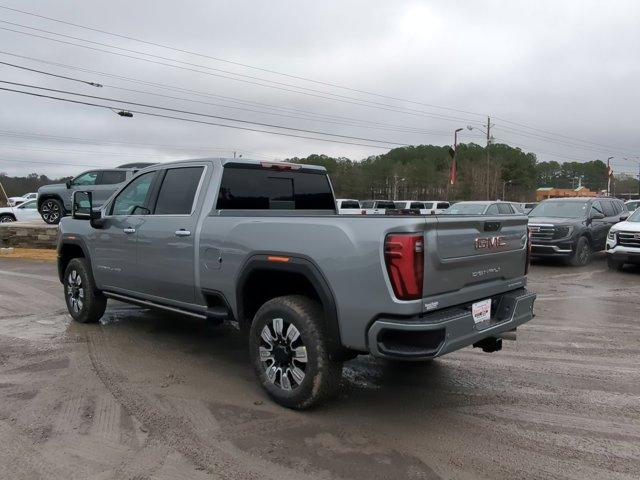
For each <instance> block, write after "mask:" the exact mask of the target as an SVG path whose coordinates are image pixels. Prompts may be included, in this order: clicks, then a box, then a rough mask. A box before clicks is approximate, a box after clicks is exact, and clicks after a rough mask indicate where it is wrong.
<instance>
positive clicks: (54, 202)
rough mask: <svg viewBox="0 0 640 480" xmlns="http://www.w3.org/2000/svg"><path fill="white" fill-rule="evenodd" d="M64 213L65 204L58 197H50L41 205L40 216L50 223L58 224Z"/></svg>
mask: <svg viewBox="0 0 640 480" xmlns="http://www.w3.org/2000/svg"><path fill="white" fill-rule="evenodd" d="M63 215H64V205H62V202H61V201H60V200H58V199H56V198H48V199H47V200H45V201H44V202H42V205H40V216H41V217H42V219H43V220H44V221H45V222H46V223H48V224H49V225H57V224H58V223H60V219H61V218H62V216H63Z"/></svg>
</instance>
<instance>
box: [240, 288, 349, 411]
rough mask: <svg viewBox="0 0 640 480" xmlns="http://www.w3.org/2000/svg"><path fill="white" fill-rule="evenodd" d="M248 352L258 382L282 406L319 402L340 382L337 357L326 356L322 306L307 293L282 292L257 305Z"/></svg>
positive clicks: (340, 363)
mask: <svg viewBox="0 0 640 480" xmlns="http://www.w3.org/2000/svg"><path fill="white" fill-rule="evenodd" d="M278 325H280V326H279V327H278ZM291 327H293V329H291ZM294 337H295V339H294V340H293V341H290V340H291V339H292V338H294ZM249 352H250V356H251V362H252V363H253V367H254V369H255V372H256V375H257V376H258V380H259V381H260V384H261V385H262V387H263V388H264V389H265V390H266V392H267V393H268V394H269V396H270V397H271V398H272V399H273V400H274V401H276V402H277V403H279V404H280V405H282V406H285V407H288V408H293V409H305V408H310V407H313V406H317V405H320V404H322V403H323V402H325V401H327V400H328V399H329V398H331V397H332V396H333V395H334V394H335V393H336V392H337V390H338V388H339V386H340V381H341V379H342V362H340V361H337V360H332V359H331V356H330V349H329V339H328V336H327V329H326V325H325V323H324V315H323V312H322V309H321V308H320V305H318V303H317V302H315V301H313V300H311V299H310V298H308V297H304V296H301V295H287V296H283V297H277V298H274V299H272V300H269V301H268V302H266V303H265V304H264V305H262V307H260V309H259V310H258V312H257V313H256V315H255V317H254V319H253V323H252V324H251V330H250V332H249ZM302 360H304V361H302Z"/></svg>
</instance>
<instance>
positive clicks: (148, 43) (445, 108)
mask: <svg viewBox="0 0 640 480" xmlns="http://www.w3.org/2000/svg"><path fill="white" fill-rule="evenodd" d="M0 8H2V9H5V10H10V11H13V12H17V13H22V14H24V15H31V16H33V17H38V18H42V19H45V20H49V21H52V22H57V23H61V24H64V25H70V26H73V27H77V28H81V29H84V30H88V31H92V32H96V33H102V34H105V35H110V36H113V37H117V38H122V39H125V40H133V41H135V42H139V43H143V44H146V45H151V46H154V47H160V48H164V49H167V50H172V51H174V52H178V53H186V54H189V55H195V56H198V57H202V58H207V59H209V60H215V61H217V62H223V63H227V64H230V65H236V66H240V67H244V68H250V69H252V70H256V71H261V72H265V73H271V74H275V75H280V76H283V77H287V78H293V79H297V80H303V81H306V82H311V83H315V84H318V85H324V86H328V87H333V88H339V89H342V90H346V91H350V92H356V93H363V94H366V95H371V96H375V97H379V98H386V99H388V100H396V101H401V102H407V103H413V104H415V105H422V106H426V107H431V108H438V109H441V110H449V111H453V112H458V113H465V114H469V115H478V116H483V117H484V116H485V114H480V113H476V112H470V111H467V110H461V109H457V108H452V107H444V106H440V105H434V104H430V103H424V102H418V101H415V100H409V99H405V98H399V97H393V96H389V95H384V94H380V93H376V92H371V91H367V90H361V89H357V88H352V87H347V86H344V85H339V84H336V83H331V82H325V81H322V80H315V79H311V78H308V77H302V76H298V75H292V74H288V73H283V72H279V71H277V70H271V69H268V68H263V67H257V66H255V65H250V64H247V63H241V62H237V61H233V60H227V59H223V58H220V57H213V56H211V55H206V54H203V53H198V52H193V51H189V50H184V49H180V48H176V47H171V46H168V45H165V44H161V43H156V42H151V41H148V40H142V39H139V38H135V37H131V36H128V35H122V34H118V33H113V32H109V31H106V30H101V29H98V28H94V27H88V26H86V25H80V24H77V23H72V22H68V21H65V20H60V19H56V18H52V17H47V16H44V15H40V14H36V13H33V12H27V11H25V10H19V9H16V8H11V7H7V6H3V5H0Z"/></svg>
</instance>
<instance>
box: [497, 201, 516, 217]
mask: <svg viewBox="0 0 640 480" xmlns="http://www.w3.org/2000/svg"><path fill="white" fill-rule="evenodd" d="M498 212H499V213H500V215H511V214H513V208H511V205H509V204H508V203H499V204H498Z"/></svg>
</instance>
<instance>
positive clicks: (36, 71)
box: [0, 62, 102, 87]
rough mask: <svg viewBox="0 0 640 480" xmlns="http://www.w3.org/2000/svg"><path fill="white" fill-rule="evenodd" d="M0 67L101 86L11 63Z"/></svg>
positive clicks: (2, 63) (96, 84)
mask: <svg viewBox="0 0 640 480" xmlns="http://www.w3.org/2000/svg"><path fill="white" fill-rule="evenodd" d="M0 65H7V66H9V67H13V68H19V69H21V70H27V71H29V72H35V73H41V74H42V75H49V76H50V77H57V78H63V79H65V80H71V81H72V82H80V83H84V84H86V85H91V86H92V87H102V85H100V84H99V83H95V82H88V81H86V80H80V79H78V78H72V77H65V76H64V75H58V74H56V73H51V72H44V71H42V70H36V69H35V68H29V67H23V66H21V65H15V64H13V63H8V62H0Z"/></svg>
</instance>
